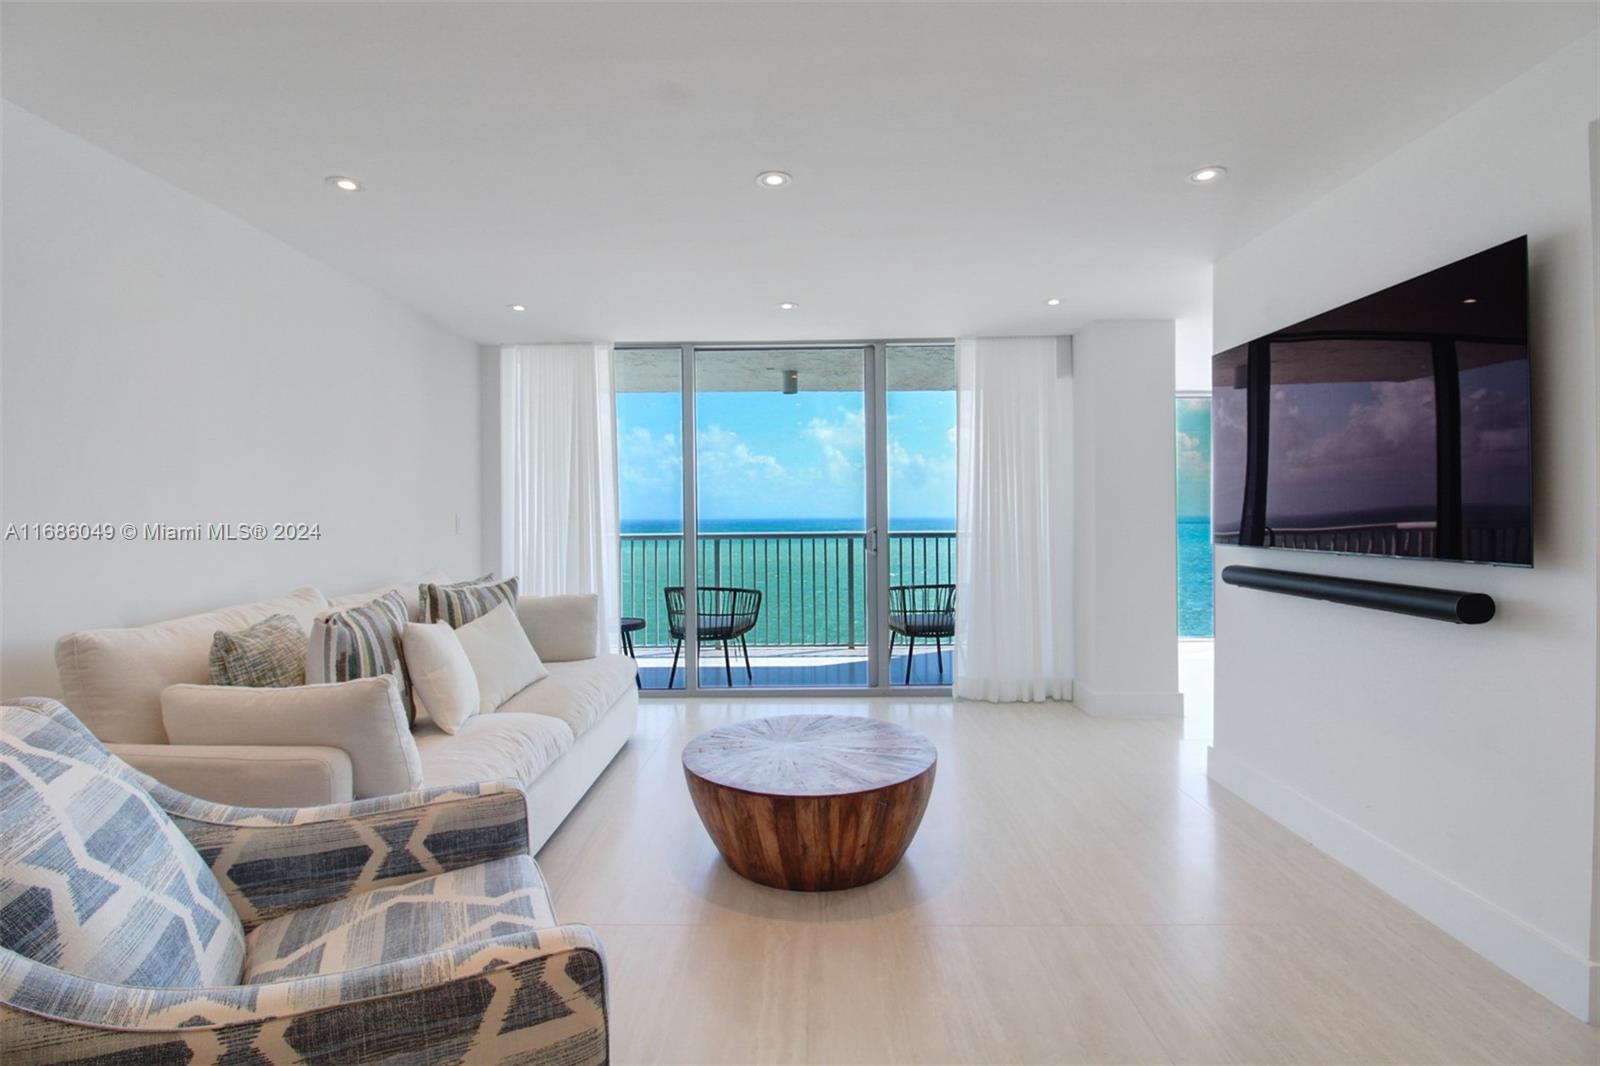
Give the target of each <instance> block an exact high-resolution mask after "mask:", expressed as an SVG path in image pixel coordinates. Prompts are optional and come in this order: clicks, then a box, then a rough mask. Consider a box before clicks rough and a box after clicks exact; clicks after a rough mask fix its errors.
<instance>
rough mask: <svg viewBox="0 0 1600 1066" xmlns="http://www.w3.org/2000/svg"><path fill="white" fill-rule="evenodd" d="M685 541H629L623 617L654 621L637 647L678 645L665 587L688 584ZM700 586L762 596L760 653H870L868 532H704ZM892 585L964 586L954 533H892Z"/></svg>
mask: <svg viewBox="0 0 1600 1066" xmlns="http://www.w3.org/2000/svg"><path fill="white" fill-rule="evenodd" d="M684 539H685V538H684V536H683V535H682V534H680V533H624V534H623V535H622V613H623V614H626V615H633V616H636V617H639V618H643V619H644V620H645V626H644V629H643V630H642V631H641V632H639V633H637V634H635V636H634V644H635V646H643V647H648V646H670V645H671V644H672V643H673V639H672V635H671V633H670V631H669V630H668V628H667V610H666V599H665V597H664V595H663V594H662V589H664V588H666V587H667V586H668V585H681V584H683V583H684V582H683V543H684ZM698 551H699V554H698V567H699V573H700V584H702V585H733V586H738V587H741V588H753V589H760V590H761V594H762V597H761V617H760V619H759V620H758V621H757V623H756V628H755V629H754V630H753V631H751V633H750V634H749V636H748V637H747V640H748V641H749V643H750V644H751V645H752V646H756V647H768V648H776V647H812V648H817V647H838V648H856V647H864V646H865V645H866V643H867V632H868V626H867V604H866V598H867V593H866V590H867V573H866V538H865V535H864V534H862V533H859V532H857V533H848V532H840V533H778V532H772V533H763V532H749V533H703V534H701V535H700V538H699V548H698ZM887 551H888V553H889V583H890V584H891V585H918V584H945V583H954V582H955V572H956V566H955V564H956V535H955V534H954V533H948V532H939V533H916V532H911V533H891V534H890V535H889V537H888V544H887Z"/></svg>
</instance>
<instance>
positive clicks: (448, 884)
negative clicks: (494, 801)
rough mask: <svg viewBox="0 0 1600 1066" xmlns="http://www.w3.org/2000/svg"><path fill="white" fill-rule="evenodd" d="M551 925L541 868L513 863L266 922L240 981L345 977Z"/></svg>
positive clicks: (526, 861)
mask: <svg viewBox="0 0 1600 1066" xmlns="http://www.w3.org/2000/svg"><path fill="white" fill-rule="evenodd" d="M555 924H556V916H555V910H554V909H553V908H552V907H551V906H550V893H549V891H548V890H547V889H546V888H545V884H544V878H543V877H541V876H540V874H539V868H538V866H536V865H534V861H533V859H531V858H530V857H528V856H527V855H513V856H510V857H509V858H504V859H494V860H492V861H490V862H486V863H481V864H479V865H477V866H469V867H466V868H464V869H460V870H451V871H449V872H448V873H442V874H435V875H433V876H432V877H424V878H421V879H419V880H416V881H412V882H411V883H410V884H406V885H401V886H400V887H398V888H380V889H376V890H375V891H372V892H362V893H359V894H357V895H354V896H350V897H348V898H346V899H341V900H337V901H335V902H333V903H324V904H321V905H320V906H316V907H308V908H306V909H305V910H301V911H295V912H294V913H293V914H286V915H283V916H282V917H279V918H269V919H268V920H267V921H265V922H262V923H261V924H260V925H258V926H256V927H255V928H254V929H252V930H251V931H250V936H249V938H248V940H247V942H246V956H245V965H244V980H245V983H246V984H262V983H264V982H268V981H284V980H288V979H290V978H296V977H313V976H317V975H319V974H331V973H344V972H346V971H349V970H359V969H361V968H362V967H364V966H376V965H378V964H380V963H383V962H386V961H392V960H394V959H411V958H416V957H418V956H420V955H428V954H432V953H433V952H436V951H446V950H448V949H451V948H459V947H464V946H467V945H470V944H478V943H482V942H483V941H485V940H492V939H495V938H497V937H502V936H510V935H513V934H517V933H524V934H525V933H527V932H530V931H533V930H538V929H548V928H550V927H551V926H553V925H555Z"/></svg>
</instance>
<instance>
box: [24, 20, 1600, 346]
mask: <svg viewBox="0 0 1600 1066" xmlns="http://www.w3.org/2000/svg"><path fill="white" fill-rule="evenodd" d="M1596 11H1597V7H1596V5H1593V4H1588V3H1578V4H1566V5H1554V4H1550V5H1547V4H1535V3H1509V4H1497V3H1483V4H1428V3H1424V4H1414V5H1413V4H1388V3H1357V4H1350V5H1342V4H1340V5H1333V4H1314V5H1308V4H1293V3H1282V4H1280V3H1257V4H1220V3H1180V4H1155V3H1127V4H1120V5H1119V4H1109V5H1094V4H1085V5H1077V4H1055V5H1050V4H1044V5H1039V4H1024V5H1013V4H974V5H918V4H845V5H832V4H828V5H824V4H796V5H789V4H782V5H779V4H748V5H720V4H661V5H657V4H643V5H625V4H575V5H557V4H518V3H498V4H459V3H444V4H348V3H310V4H297V3H296V4H291V3H283V4H279V3H265V4H205V3H202V4H140V3H113V4H104V5H102V4H71V3H59V4H57V3H44V4H31V3H9V2H8V3H6V4H5V5H4V7H3V18H4V24H3V56H0V59H3V64H4V66H3V72H4V74H3V88H4V94H5V96H6V97H7V98H9V99H10V100H12V101H13V102H14V103H17V104H19V105H20V106H22V107H24V108H26V109H28V110H30V111H33V112H35V113H36V114H38V115H40V116H42V117H44V118H46V119H48V120H50V121H51V122H54V123H56V124H57V125H60V126H63V127H65V128H67V129H69V130H72V131H74V132H76V133H78V134H79V135H81V136H83V137H84V138H86V139H88V140H89V141H92V142H94V143H96V144H99V145H101V146H103V147H104V148H106V149H108V150H110V151H111V152H114V153H115V154H117V155H119V156H122V157H124V158H126V159H128V160H130V161H132V162H134V163H136V164H138V165H139V166H142V167H144V168H146V169H148V170H150V171H152V172H154V173H156V174H158V175H160V176H162V177H164V178H166V179H168V180H170V181H172V182H174V183H175V184H177V185H179V186H181V187H183V188H185V189H188V190H190V191H192V192H194V193H196V194H198V195H200V196H202V197H204V198H206V199H208V200H210V201H212V202H214V203H216V204H218V205H220V206H222V207H223V208H226V209H227V210H229V211H232V212H234V213H235V214H237V215H239V216H241V217H243V218H245V219H247V220H249V221H250V222H252V223H254V224H255V225H257V226H259V227H261V228H262V229H264V230H266V231H267V232H269V233H272V234H274V235H276V236H277V237H279V238H281V239H282V240H284V241H286V242H288V243H290V244H292V245H295V246H297V247H299V248H301V249H303V250H304V251H306V252H308V253H310V254H311V255H313V256H315V257H317V258H318V259H321V260H323V261H324V262H326V263H329V264H331V265H333V266H335V267H337V268H339V269H341V270H344V271H347V272H348V273H350V274H352V275H354V276H356V277H358V278H361V279H363V280H365V281H367V282H369V283H371V284H372V285H374V286H376V287H377V288H379V289H381V290H383V291H385V292H387V293H389V294H391V295H393V296H395V297H397V298H399V299H400V300H403V301H405V302H406V303H409V304H411V305H413V306H415V307H417V308H419V309H420V310H422V311H424V312H425V313H427V314H428V315H430V316H432V317H433V318H435V319H437V320H438V321H439V322H441V323H443V324H445V325H446V326H448V327H450V328H453V329H454V330H456V331H458V332H460V333H461V334H463V335H465V336H469V337H472V338H474V339H476V340H478V341H481V342H500V341H526V340H553V339H563V340H570V339H584V338H596V339H616V340H624V341H629V340H631V341H663V340H680V339H705V340H727V341H733V340H776V339H801V338H809V339H824V338H848V337H874V336H878V337H885V336H886V337H939V336H954V335H959V334H967V333H1001V334H1004V333H1013V334H1015V333H1036V332H1049V333H1059V332H1065V331H1069V330H1071V329H1074V328H1076V327H1077V326H1078V325H1080V324H1082V323H1083V322H1085V321H1087V320H1089V319H1091V318H1097V317H1158V316H1159V317H1167V316H1176V315H1182V314H1186V313H1192V312H1195V311H1203V310H1204V308H1205V305H1206V303H1207V301H1208V300H1209V281H1208V275H1209V264H1210V262H1211V261H1212V260H1213V259H1215V258H1216V257H1217V255H1218V254H1219V253H1222V252H1224V251H1226V250H1227V249H1229V248H1230V247H1232V246H1235V245H1237V244H1239V243H1240V242H1242V241H1244V240H1246V239H1248V238H1249V237H1251V236H1252V235H1254V234H1257V233H1259V232H1260V231H1262V230H1263V229H1265V228H1267V227H1269V226H1271V225H1272V224H1274V223H1275V222H1277V221H1279V220H1281V219H1282V218H1284V217H1286V216H1287V215H1289V214H1290V213H1292V212H1293V211H1295V210H1296V209H1298V208H1299V207H1301V206H1303V205H1305V204H1307V203H1309V202H1310V201H1312V200H1314V199H1315V198H1316V197H1317V196H1319V195H1320V194H1322V193H1324V192H1326V191H1327V190H1329V189H1331V188H1333V187H1334V186H1336V185H1337V184H1339V183H1340V182H1342V181H1344V180H1346V179H1348V178H1350V177H1352V176H1353V175H1355V174H1356V173H1359V172H1360V171H1361V170H1362V169H1364V168H1365V167H1367V166H1369V165H1370V164H1372V163H1373V162H1375V161H1377V160H1378V159H1380V158H1382V157H1383V156H1384V155H1386V154H1388V153H1389V152H1391V151H1393V150H1394V149H1396V148H1398V147H1399V146H1401V145H1403V144H1404V143H1406V142H1407V141H1409V140H1411V139H1412V138H1414V137H1415V136H1417V135H1418V134H1419V133H1421V132H1422V131H1424V130H1426V129H1427V128H1429V127H1431V126H1433V125H1435V124H1437V123H1438V122H1440V121H1442V120H1443V119H1445V118H1447V117H1448V116H1450V115H1451V114H1453V113H1455V112H1457V111H1459V110H1461V109H1462V108H1464V107H1465V106H1467V105H1468V104H1470V103H1471V102H1472V101H1473V100H1475V99H1477V98H1479V97H1481V96H1483V95H1485V94H1487V93H1488V92H1490V91H1491V90H1493V89H1494V88H1496V87H1497V86H1499V85H1501V84H1503V83H1505V82H1507V81H1509V80H1510V79H1511V78H1513V77H1514V76H1516V75H1517V74H1518V73H1519V72H1521V71H1522V70H1525V69H1526V68H1528V67H1530V66H1532V65H1534V64H1535V63H1537V62H1538V61H1539V60H1540V59H1541V58H1543V57H1544V56H1546V55H1548V54H1550V53H1552V52H1554V51H1556V50H1557V49H1558V48H1560V47H1561V46H1563V45H1564V44H1566V43H1569V42H1571V41H1574V40H1576V39H1577V38H1578V37H1579V36H1581V35H1583V34H1584V33H1586V32H1588V31H1590V30H1591V29H1593V28H1594V27H1595V25H1596V18H1597V16H1596ZM1208 163H1222V164H1225V165H1226V166H1227V167H1228V168H1229V170H1230V173H1229V175H1228V177H1227V178H1226V179H1225V180H1224V181H1223V182H1222V183H1220V184H1218V185H1216V186H1214V187H1196V186H1192V185H1190V184H1188V183H1186V182H1185V180H1184V176H1185V174H1187V173H1188V172H1189V171H1191V170H1194V169H1195V168H1196V167H1199V166H1201V165H1203V164H1208ZM769 168H776V169H782V170H787V171H790V172H792V173H793V174H794V177H795V182H794V184H793V185H792V186H791V187H789V188H786V189H782V190H778V191H768V190H764V189H761V188H759V187H757V185H756V183H755V175H756V173H757V172H758V171H762V170H766V169H769ZM329 174H351V175H354V176H356V177H358V178H360V179H361V180H362V181H364V182H366V184H367V191H365V192H363V193H360V194H357V195H343V194H339V193H336V192H334V191H333V190H332V189H330V188H329V187H328V186H327V185H325V184H324V183H323V178H324V176H325V175H329ZM1051 296H1056V297H1059V298H1060V299H1061V305H1060V306H1059V307H1057V308H1047V307H1046V306H1045V305H1044V300H1045V298H1047V297H1051ZM784 300H792V301H795V302H797V303H798V304H799V305H800V307H799V309H798V310H796V311H790V312H783V311H779V310H777V309H776V308H775V306H774V305H775V304H776V303H778V302H779V301H784ZM516 302H520V303H524V304H526V305H527V306H528V311H527V312H526V313H524V314H520V315H519V314H515V313H513V312H511V311H509V310H508V309H507V305H508V304H511V303H516Z"/></svg>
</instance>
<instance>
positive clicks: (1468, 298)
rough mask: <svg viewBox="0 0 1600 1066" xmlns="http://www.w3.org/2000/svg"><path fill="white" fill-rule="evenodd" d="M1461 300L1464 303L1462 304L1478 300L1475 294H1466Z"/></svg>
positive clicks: (1473, 302)
mask: <svg viewBox="0 0 1600 1066" xmlns="http://www.w3.org/2000/svg"><path fill="white" fill-rule="evenodd" d="M1461 302H1462V303H1464V304H1475V303H1477V302H1478V298H1477V297H1476V296H1468V297H1467V298H1466V299H1465V300H1462V301H1461Z"/></svg>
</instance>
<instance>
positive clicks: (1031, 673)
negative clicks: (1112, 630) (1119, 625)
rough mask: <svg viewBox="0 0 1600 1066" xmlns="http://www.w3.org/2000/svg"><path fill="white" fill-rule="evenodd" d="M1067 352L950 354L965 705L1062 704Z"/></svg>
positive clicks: (1047, 341) (1057, 345) (985, 345)
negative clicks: (954, 389) (955, 412)
mask: <svg viewBox="0 0 1600 1066" xmlns="http://www.w3.org/2000/svg"><path fill="white" fill-rule="evenodd" d="M1069 344H1070V340H1068V339H1067V338H1057V337H1005V338H993V339H991V338H979V339H976V340H974V339H971V338H964V339H962V340H961V341H960V342H958V344H957V355H956V362H957V379H958V380H957V403H958V408H959V410H958V416H957V426H958V429H957V443H956V465H957V475H956V480H957V484H958V499H957V505H956V557H957V571H956V585H957V589H956V644H955V678H956V679H955V693H956V695H957V696H959V697H961V698H963V699H976V700H989V701H993V702H1001V703H1008V702H1012V701H1018V700H1047V699H1071V698H1072V676H1073V633H1072V452H1071V446H1072V373H1071V366H1072V357H1071V350H1070V348H1069V347H1068V345H1069Z"/></svg>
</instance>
